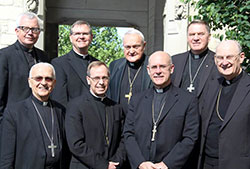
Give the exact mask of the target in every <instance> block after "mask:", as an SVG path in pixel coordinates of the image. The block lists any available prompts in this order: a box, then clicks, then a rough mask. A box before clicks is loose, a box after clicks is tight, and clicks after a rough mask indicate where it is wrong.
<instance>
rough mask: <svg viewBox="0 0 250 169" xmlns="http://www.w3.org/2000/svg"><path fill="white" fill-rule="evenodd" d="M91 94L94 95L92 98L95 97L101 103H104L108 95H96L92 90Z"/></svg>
mask: <svg viewBox="0 0 250 169" xmlns="http://www.w3.org/2000/svg"><path fill="white" fill-rule="evenodd" d="M90 93H91V94H92V96H94V98H96V99H97V100H99V101H103V100H104V99H105V98H106V95H105V96H103V97H101V96H97V95H95V94H94V92H92V90H90Z"/></svg>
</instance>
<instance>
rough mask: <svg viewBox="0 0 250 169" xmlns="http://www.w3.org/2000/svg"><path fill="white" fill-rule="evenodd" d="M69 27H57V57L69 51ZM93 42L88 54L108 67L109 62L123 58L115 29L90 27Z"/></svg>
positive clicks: (119, 40) (120, 42) (70, 47)
mask: <svg viewBox="0 0 250 169" xmlns="http://www.w3.org/2000/svg"><path fill="white" fill-rule="evenodd" d="M69 32H70V26H68V25H60V26H59V41H58V55H59V56H61V55H64V54H66V53H68V52H69V51H70V50H71V49H72V46H71V43H70V40H69ZM92 32H93V41H92V43H91V45H90V47H89V54H90V55H92V56H94V57H95V58H97V59H99V60H101V61H103V62H105V63H106V64H108V65H109V63H110V62H112V61H113V60H116V59H118V58H121V57H123V50H122V40H121V39H120V38H119V37H118V34H117V29H116V28H115V27H92Z"/></svg>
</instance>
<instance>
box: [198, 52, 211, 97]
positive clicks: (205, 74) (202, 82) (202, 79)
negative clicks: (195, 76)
mask: <svg viewBox="0 0 250 169" xmlns="http://www.w3.org/2000/svg"><path fill="white" fill-rule="evenodd" d="M202 67H204V68H203V69H202V71H201V72H200V73H201V74H200V75H199V77H200V83H199V86H198V91H197V96H199V95H200V93H201V91H202V89H203V87H204V86H205V83H206V81H207V79H208V76H209V75H210V72H211V70H212V68H213V67H214V57H213V53H212V52H211V51H210V50H209V51H208V56H207V58H206V60H205V61H204V63H203V65H202Z"/></svg>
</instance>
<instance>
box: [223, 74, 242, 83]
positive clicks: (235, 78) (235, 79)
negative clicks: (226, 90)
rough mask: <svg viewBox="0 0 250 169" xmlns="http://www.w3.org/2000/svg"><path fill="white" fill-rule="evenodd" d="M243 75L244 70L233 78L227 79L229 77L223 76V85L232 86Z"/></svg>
mask: <svg viewBox="0 0 250 169" xmlns="http://www.w3.org/2000/svg"><path fill="white" fill-rule="evenodd" d="M242 76H243V71H241V73H240V74H239V75H238V76H236V77H234V78H233V79H231V80H227V79H225V78H223V81H222V85H223V86H230V85H231V84H233V83H236V82H238V81H239V79H241V77H242Z"/></svg>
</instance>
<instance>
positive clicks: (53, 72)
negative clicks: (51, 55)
mask: <svg viewBox="0 0 250 169" xmlns="http://www.w3.org/2000/svg"><path fill="white" fill-rule="evenodd" d="M41 65H43V66H48V67H50V68H51V69H52V77H53V78H54V79H56V71H55V68H54V66H53V65H52V64H50V63H47V62H39V63H37V64H34V65H33V66H32V67H31V68H30V72H29V78H31V77H32V72H33V70H34V68H36V67H39V66H41Z"/></svg>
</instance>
